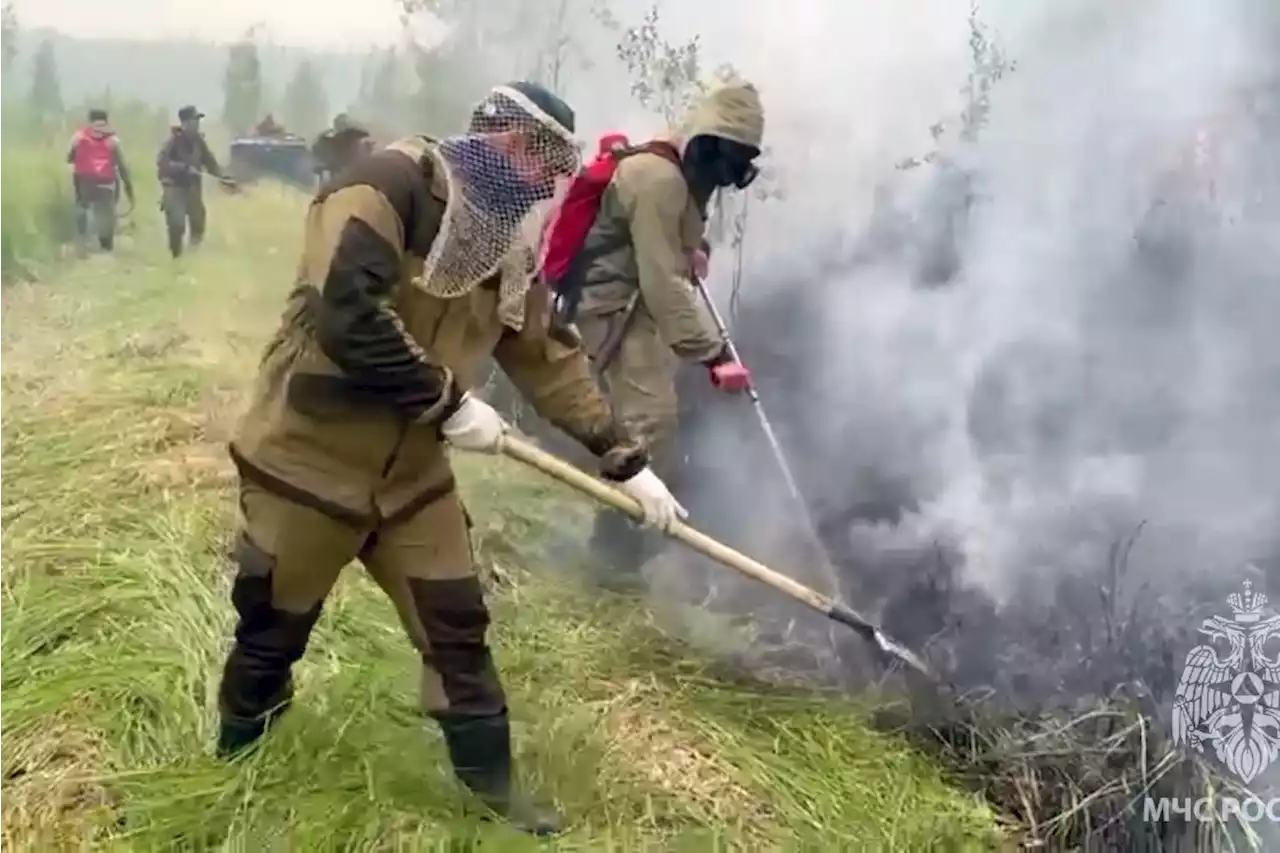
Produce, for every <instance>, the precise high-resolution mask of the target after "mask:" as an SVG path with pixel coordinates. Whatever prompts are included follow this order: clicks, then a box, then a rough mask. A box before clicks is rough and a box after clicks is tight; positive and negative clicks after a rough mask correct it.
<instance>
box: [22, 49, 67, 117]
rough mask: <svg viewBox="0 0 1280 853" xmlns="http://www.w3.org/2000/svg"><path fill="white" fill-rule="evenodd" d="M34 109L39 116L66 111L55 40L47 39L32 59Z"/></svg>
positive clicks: (32, 101)
mask: <svg viewBox="0 0 1280 853" xmlns="http://www.w3.org/2000/svg"><path fill="white" fill-rule="evenodd" d="M29 101H30V103H31V108H32V110H34V111H35V113H36V114H37V115H39V116H57V115H61V114H62V113H63V111H64V109H65V108H64V106H63V103H62V83H61V81H60V80H59V79H58V57H57V55H56V54H55V51H54V47H53V41H52V40H50V39H45V40H44V41H42V42H41V43H40V47H39V48H38V49H37V50H36V55H35V58H34V59H33V60H32V69H31V94H30V96H29Z"/></svg>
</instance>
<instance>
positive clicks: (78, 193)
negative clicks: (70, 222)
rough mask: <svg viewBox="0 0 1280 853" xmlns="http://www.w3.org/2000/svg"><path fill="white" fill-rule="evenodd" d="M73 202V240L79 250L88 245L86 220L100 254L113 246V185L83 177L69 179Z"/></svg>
mask: <svg viewBox="0 0 1280 853" xmlns="http://www.w3.org/2000/svg"><path fill="white" fill-rule="evenodd" d="M73 184H74V190H75V199H76V240H77V242H78V244H79V245H80V246H81V247H85V246H87V245H88V243H89V221H90V220H91V219H92V220H93V230H94V233H95V235H96V236H97V238H98V245H99V246H100V247H101V248H102V250H103V251H104V252H110V251H111V250H112V249H113V248H114V247H115V240H116V185H115V183H114V182H113V183H103V182H99V181H91V180H87V179H85V178H75V179H74V180H73Z"/></svg>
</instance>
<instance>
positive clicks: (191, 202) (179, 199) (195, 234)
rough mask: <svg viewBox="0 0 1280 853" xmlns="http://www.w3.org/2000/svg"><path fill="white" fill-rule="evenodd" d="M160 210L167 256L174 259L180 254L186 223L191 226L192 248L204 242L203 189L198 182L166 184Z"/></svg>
mask: <svg viewBox="0 0 1280 853" xmlns="http://www.w3.org/2000/svg"><path fill="white" fill-rule="evenodd" d="M160 209H161V210H163V211H164V224H165V229H166V231H168V234H169V254H171V255H173V256H174V257H175V258H176V257H178V256H179V255H181V254H182V243H183V237H184V236H185V235H186V233H187V224H188V223H190V225H191V232H190V233H191V245H192V247H195V246H198V245H200V243H201V241H203V240H204V226H205V221H206V220H205V208H204V187H203V186H202V185H201V184H200V183H199V182H196V183H192V184H166V185H165V186H164V192H163V194H162V195H161V198H160Z"/></svg>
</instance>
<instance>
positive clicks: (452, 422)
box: [218, 83, 683, 834]
mask: <svg viewBox="0 0 1280 853" xmlns="http://www.w3.org/2000/svg"><path fill="white" fill-rule="evenodd" d="M573 126H574V116H573V112H572V111H571V110H570V109H569V107H568V106H567V105H566V104H564V103H563V102H562V101H561V100H560V99H559V98H557V97H555V96H554V95H552V94H551V93H550V92H548V91H546V90H545V89H543V88H542V87H540V86H536V85H533V84H528V83H515V84H511V85H509V86H502V87H499V88H497V89H495V90H493V92H491V93H490V95H489V96H488V97H487V98H486V99H485V101H484V102H483V103H482V104H481V105H480V106H479V107H477V109H476V111H475V113H474V114H473V116H472V121H471V125H470V130H469V133H468V135H465V136H459V137H451V138H448V139H445V140H443V141H440V142H435V141H432V140H428V139H426V138H423V137H415V138H410V139H406V140H402V141H400V142H397V143H394V144H392V145H390V146H387V147H386V148H384V149H382V150H381V151H379V152H377V153H375V154H373V155H370V156H369V157H367V158H364V159H362V160H360V161H359V162H357V163H355V164H353V165H352V166H351V167H350V168H349V169H347V170H346V171H345V172H343V173H342V174H341V175H339V176H338V177H337V179H336V180H334V181H332V182H330V183H328V184H326V186H325V187H324V188H323V189H321V191H320V192H319V193H318V194H317V196H316V198H315V199H314V201H313V202H312V204H311V206H310V208H309V210H308V213H307V219H306V224H305V228H304V249H303V258H302V262H301V265H300V267H299V274H298V281H297V285H296V287H295V288H294V290H293V293H292V294H291V296H290V297H289V300H288V305H287V308H286V310H285V313H284V316H283V320H282V323H281V326H280V329H279V330H278V331H277V333H276V335H275V336H274V338H273V339H272V340H271V341H270V343H269V344H268V345H267V347H266V350H265V353H264V355H263V359H262V363H261V367H260V370H259V375H258V379H257V383H256V388H255V391H254V393H253V396H252V399H251V402H250V405H249V408H248V410H247V412H246V413H245V415H244V417H243V419H242V420H241V422H240V424H239V426H238V429H237V432H236V435H235V438H234V440H233V442H232V445H231V455H232V458H233V460H234V461H235V463H236V467H237V469H238V471H239V474H240V478H241V491H240V509H241V520H240V531H239V535H238V539H237V542H238V544H237V546H236V551H235V554H236V562H237V564H238V574H237V577H236V579H235V582H234V586H233V591H232V602H233V604H234V606H235V608H236V611H237V613H238V615H239V620H238V623H237V626H236V631H235V639H236V642H235V645H234V647H233V649H232V651H231V653H230V655H229V656H228V658H227V662H226V667H225V669H224V672H223V677H222V683H221V687H220V691H219V706H220V711H221V717H222V726H221V733H220V736H219V744H218V748H219V752H220V753H221V754H223V755H227V756H230V755H235V754H237V753H239V752H240V751H241V750H243V749H244V748H246V747H247V746H249V745H251V744H253V743H254V742H256V741H257V740H258V739H259V738H260V737H261V736H262V735H263V734H264V732H265V731H266V729H267V727H268V725H269V723H270V721H271V719H272V718H273V716H274V715H275V714H276V713H279V712H280V711H281V710H283V709H284V708H286V707H287V706H288V704H289V703H290V701H291V699H292V694H293V688H292V679H291V668H292V665H293V664H294V663H295V662H296V661H297V660H298V659H299V658H300V657H301V656H302V654H303V653H304V651H305V649H306V645H307V641H308V638H309V636H310V633H311V630H312V628H313V627H314V625H315V623H316V620H317V618H318V617H319V615H320V610H321V607H322V606H323V603H324V600H325V598H326V596H327V595H328V593H329V591H330V589H331V588H332V586H333V584H334V583H335V581H336V580H337V578H338V575H339V573H340V572H341V571H342V569H343V567H344V566H345V565H346V564H347V563H349V562H350V561H352V560H355V559H358V560H360V561H361V562H362V563H363V564H364V566H365V567H366V569H368V571H369V572H370V574H372V575H373V577H374V578H375V580H376V581H377V582H378V583H379V584H380V585H381V587H382V589H383V590H384V591H385V592H386V593H387V595H388V596H389V597H390V598H391V600H392V601H393V603H394V604H395V607H396V610H397V612H398V614H399V616H400V619H401V622H402V624H403V626H404V628H405V631H406V633H407V634H408V636H409V638H410V639H411V640H412V642H413V643H414V645H415V646H416V648H417V649H418V651H419V652H420V654H421V661H422V667H421V680H422V681H421V698H422V704H423V710H424V711H425V712H426V713H427V714H429V715H430V716H432V717H433V718H435V720H436V721H437V722H438V723H439V724H440V726H441V728H442V730H443V732H444V735H445V740H446V743H447V746H448V750H449V755H450V758H451V760H452V762H453V765H454V768H455V771H456V773H457V775H458V777H459V778H460V779H461V780H462V781H463V782H464V783H465V784H466V785H467V786H468V787H469V788H471V790H473V791H474V792H475V793H477V794H478V795H479V796H480V798H481V799H482V800H483V802H484V803H485V804H487V805H488V806H489V807H490V808H491V809H493V810H494V811H496V812H498V813H500V814H503V815H505V816H506V817H507V818H508V819H509V820H511V821H512V823H513V824H514V825H516V826H517V827H519V828H521V829H524V830H526V831H529V832H533V833H536V834H545V833H549V832H553V831H555V830H556V829H557V828H558V827H559V818H558V816H556V815H554V814H552V813H549V812H544V811H542V810H540V809H537V808H535V807H533V806H532V805H531V804H530V802H529V800H528V798H526V797H524V796H523V795H521V793H520V792H519V791H518V789H516V788H515V787H514V785H513V773H512V758H511V734H510V727H509V723H508V718H507V705H506V698H505V695H504V693H503V689H502V686H501V683H500V682H499V679H498V675H497V670H496V667H495V665H494V661H493V658H492V656H491V654H490V650H489V647H488V645H487V641H486V630H487V627H488V624H489V613H488V610H487V607H486V605H485V601H484V597H483V594H482V590H481V585H480V582H479V579H478V578H477V576H476V573H475V567H474V565H473V557H472V553H471V546H470V538H469V533H468V520H467V515H466V511H465V510H464V508H463V506H462V503H461V501H460V499H459V497H458V494H457V491H456V488H455V482H454V477H453V473H452V471H451V467H450V460H449V455H448V452H447V450H446V445H445V443H446V442H447V443H449V444H452V445H453V446H454V447H457V448H461V449H466V450H475V451H482V452H485V451H487V452H497V451H498V450H499V446H500V442H501V438H502V433H503V430H504V425H503V423H502V421H501V418H500V417H499V416H498V414H497V413H496V412H495V411H494V410H493V409H492V408H491V407H490V406H489V405H488V404H486V403H484V402H482V401H481V400H479V399H478V398H476V397H473V396H472V395H471V394H470V393H469V392H468V390H467V389H469V388H471V387H473V385H474V383H475V381H476V379H477V378H479V377H478V376H477V374H478V373H479V371H480V370H481V368H482V367H483V366H484V364H485V362H486V360H487V359H488V358H489V357H490V356H492V357H493V358H494V359H495V360H496V361H497V362H498V364H499V365H500V366H501V367H502V368H503V370H504V371H505V372H506V373H507V375H508V376H509V377H510V378H511V380H512V382H513V383H514V384H515V385H516V387H518V388H519V389H520V390H521V391H522V393H523V394H525V395H526V396H527V397H528V398H529V399H530V400H531V401H532V402H533V404H534V406H535V408H537V409H538V411H539V412H540V413H541V414H542V415H543V416H544V417H546V418H547V419H548V420H550V421H552V422H553V423H555V424H557V425H559V426H560V427H561V428H562V429H564V430H565V431H566V432H567V433H569V434H570V435H572V436H574V437H575V438H577V439H578V441H580V442H581V443H582V444H583V445H584V446H585V447H587V448H588V449H590V450H591V451H592V452H593V453H595V454H596V455H597V456H598V457H599V458H600V460H601V462H600V464H601V473H602V475H603V476H605V477H607V478H609V479H611V480H614V481H615V482H617V483H618V484H619V486H620V487H621V488H623V489H624V490H626V491H627V492H628V493H629V494H631V495H632V496H633V497H634V498H635V499H636V500H637V501H639V502H640V503H641V504H642V505H643V506H644V507H645V508H646V516H647V519H648V520H649V522H650V523H652V524H654V525H657V526H659V527H665V526H667V525H669V524H670V522H671V521H672V520H673V519H674V518H675V517H676V516H677V515H679V514H681V513H682V512H683V510H682V508H680V507H679V505H678V504H676V503H675V500H674V498H672V496H671V494H670V492H668V491H667V489H666V487H665V486H664V485H663V484H662V483H661V481H660V480H659V479H658V478H657V477H656V476H655V475H654V474H653V473H652V472H651V471H650V470H649V468H648V457H647V454H646V453H645V452H644V450H643V448H641V447H640V446H639V445H638V444H637V443H635V442H633V441H631V440H630V439H629V438H628V437H627V436H626V434H625V433H624V432H623V431H622V430H621V429H620V428H619V426H618V425H617V424H616V423H615V421H614V419H613V417H612V415H611V414H610V412H609V408H608V405H607V403H606V402H605V400H604V399H603V398H602V397H601V395H600V393H599V390H598V388H597V386H596V384H595V381H594V379H593V378H592V376H591V372H590V367H589V364H588V362H587V359H586V358H585V356H584V355H583V353H582V351H581V349H580V347H579V344H578V340H577V339H576V337H575V336H574V335H573V333H572V332H571V331H570V330H568V329H566V328H562V327H560V326H558V325H557V324H556V323H555V322H553V320H552V316H551V312H550V311H549V309H548V306H549V298H548V292H547V290H546V288H545V287H544V286H543V285H542V284H541V283H539V284H538V285H537V286H533V287H531V281H532V280H533V278H534V273H535V270H534V267H533V251H532V246H531V245H528V243H527V239H526V238H525V237H524V236H523V235H524V230H523V229H522V227H521V226H522V223H523V221H524V220H525V219H526V217H527V216H528V215H529V213H530V211H531V210H532V209H533V207H534V205H535V204H537V203H539V202H542V201H545V200H547V199H549V198H551V197H552V195H553V192H554V187H555V184H556V181H557V180H560V179H563V178H565V177H567V176H569V175H571V174H573V172H574V170H575V168H576V166H577V158H578V154H577V148H576V146H575V145H574V144H573V141H572V130H573Z"/></svg>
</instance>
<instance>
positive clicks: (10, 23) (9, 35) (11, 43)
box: [3, 2, 18, 74]
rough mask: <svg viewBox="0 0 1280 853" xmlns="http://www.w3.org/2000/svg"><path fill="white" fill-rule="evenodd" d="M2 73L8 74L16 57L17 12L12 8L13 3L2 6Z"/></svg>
mask: <svg viewBox="0 0 1280 853" xmlns="http://www.w3.org/2000/svg"><path fill="white" fill-rule="evenodd" d="M3 15H4V17H3V21H4V41H3V48H4V66H3V71H4V73H6V74H8V73H9V69H10V68H12V67H13V61H14V60H15V59H16V58H17V57H18V12H17V10H16V9H14V8H13V3H12V2H8V3H5V4H4V13H3Z"/></svg>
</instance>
